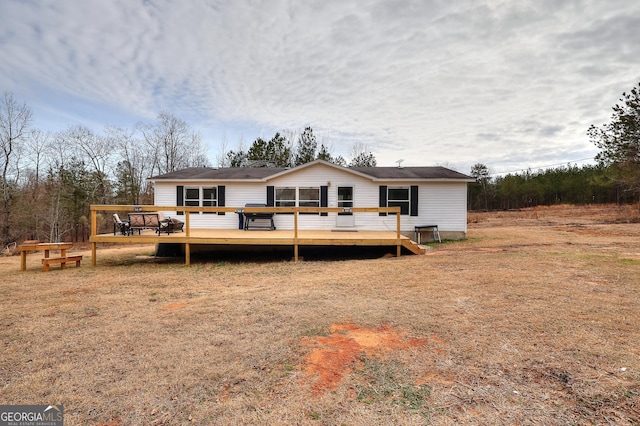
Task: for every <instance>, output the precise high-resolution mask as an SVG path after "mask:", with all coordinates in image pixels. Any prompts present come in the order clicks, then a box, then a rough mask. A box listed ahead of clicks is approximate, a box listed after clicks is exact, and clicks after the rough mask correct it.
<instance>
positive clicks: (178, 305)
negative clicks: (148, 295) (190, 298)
mask: <svg viewBox="0 0 640 426" xmlns="http://www.w3.org/2000/svg"><path fill="white" fill-rule="evenodd" d="M185 306H187V302H176V303H172V304H170V305H165V306H163V307H162V308H160V309H162V310H163V311H175V310H176V309H182V308H184V307H185Z"/></svg>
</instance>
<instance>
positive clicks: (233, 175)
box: [150, 167, 287, 180]
mask: <svg viewBox="0 0 640 426" xmlns="http://www.w3.org/2000/svg"><path fill="white" fill-rule="evenodd" d="M284 170H287V169H285V168H274V167H226V168H220V169H212V168H211V167H189V168H188V169H182V170H176V171H175V172H171V173H167V174H164V175H160V176H154V177H152V178H150V180H179V179H202V180H243V179H248V180H251V179H264V178H266V177H269V176H271V175H274V174H276V173H280V172H282V171H284Z"/></svg>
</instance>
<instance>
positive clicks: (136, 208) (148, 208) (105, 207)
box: [91, 204, 400, 213]
mask: <svg viewBox="0 0 640 426" xmlns="http://www.w3.org/2000/svg"><path fill="white" fill-rule="evenodd" d="M91 210H92V211H125V210H126V211H131V212H157V211H181V212H190V213H198V212H207V213H222V212H225V213H242V212H247V213H296V212H297V213H345V212H348V213H400V207H350V208H342V207H191V206H155V205H131V204H128V205H113V204H94V205H92V206H91Z"/></svg>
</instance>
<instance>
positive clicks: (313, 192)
mask: <svg viewBox="0 0 640 426" xmlns="http://www.w3.org/2000/svg"><path fill="white" fill-rule="evenodd" d="M275 206H276V207H320V188H318V187H315V188H293V187H283V188H275ZM301 214H305V213H301ZM306 214H317V213H306Z"/></svg>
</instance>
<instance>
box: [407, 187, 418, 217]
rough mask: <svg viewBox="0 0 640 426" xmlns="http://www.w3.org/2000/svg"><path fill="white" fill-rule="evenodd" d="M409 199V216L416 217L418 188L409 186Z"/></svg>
mask: <svg viewBox="0 0 640 426" xmlns="http://www.w3.org/2000/svg"><path fill="white" fill-rule="evenodd" d="M410 196H411V199H410V200H409V201H410V203H411V207H410V208H411V213H410V215H411V216H418V186H417V185H411V195H410Z"/></svg>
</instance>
